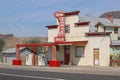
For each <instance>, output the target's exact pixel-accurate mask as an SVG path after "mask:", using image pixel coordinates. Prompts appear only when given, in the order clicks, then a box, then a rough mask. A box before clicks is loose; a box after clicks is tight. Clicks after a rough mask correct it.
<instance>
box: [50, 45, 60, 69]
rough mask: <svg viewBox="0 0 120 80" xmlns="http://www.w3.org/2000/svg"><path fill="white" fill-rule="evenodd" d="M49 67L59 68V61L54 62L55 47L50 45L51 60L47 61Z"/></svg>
mask: <svg viewBox="0 0 120 80" xmlns="http://www.w3.org/2000/svg"><path fill="white" fill-rule="evenodd" d="M49 66H50V67H60V61H59V60H56V46H55V45H52V60H50V61H49Z"/></svg>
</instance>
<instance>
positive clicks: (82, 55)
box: [75, 46, 85, 57]
mask: <svg viewBox="0 0 120 80" xmlns="http://www.w3.org/2000/svg"><path fill="white" fill-rule="evenodd" d="M79 47H81V48H83V53H82V54H81V55H80V56H78V55H77V48H79ZM84 50H85V46H76V47H75V57H84Z"/></svg>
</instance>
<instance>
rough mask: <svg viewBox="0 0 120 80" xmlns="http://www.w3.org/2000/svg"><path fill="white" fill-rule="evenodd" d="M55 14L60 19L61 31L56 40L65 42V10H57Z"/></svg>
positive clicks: (59, 26)
mask: <svg viewBox="0 0 120 80" xmlns="http://www.w3.org/2000/svg"><path fill="white" fill-rule="evenodd" d="M54 16H55V17H56V18H57V19H58V22H59V25H58V28H59V32H58V35H57V36H56V37H55V42H64V41H65V17H64V12H63V11H61V12H55V13H54Z"/></svg>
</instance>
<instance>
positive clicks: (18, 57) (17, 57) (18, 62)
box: [12, 46, 22, 66]
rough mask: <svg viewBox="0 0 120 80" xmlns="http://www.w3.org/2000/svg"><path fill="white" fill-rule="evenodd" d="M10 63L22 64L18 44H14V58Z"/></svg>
mask: <svg viewBox="0 0 120 80" xmlns="http://www.w3.org/2000/svg"><path fill="white" fill-rule="evenodd" d="M12 65H18V66H20V65H22V60H20V52H19V47H18V46H16V59H15V60H13V61H12Z"/></svg>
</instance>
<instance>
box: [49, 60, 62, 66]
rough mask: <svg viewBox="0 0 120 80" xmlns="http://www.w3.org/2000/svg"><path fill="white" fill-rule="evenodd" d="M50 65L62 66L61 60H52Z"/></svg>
mask: <svg viewBox="0 0 120 80" xmlns="http://www.w3.org/2000/svg"><path fill="white" fill-rule="evenodd" d="M49 67H60V61H59V60H50V61H49Z"/></svg>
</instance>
